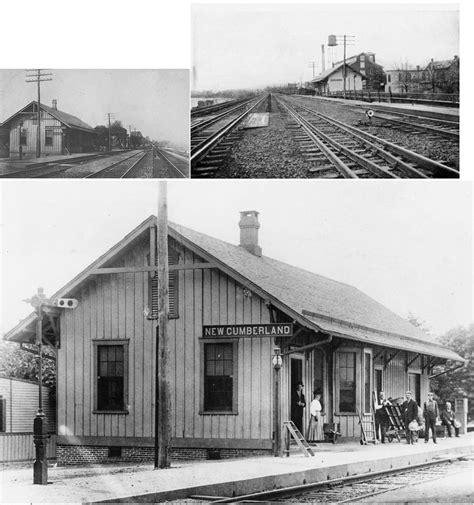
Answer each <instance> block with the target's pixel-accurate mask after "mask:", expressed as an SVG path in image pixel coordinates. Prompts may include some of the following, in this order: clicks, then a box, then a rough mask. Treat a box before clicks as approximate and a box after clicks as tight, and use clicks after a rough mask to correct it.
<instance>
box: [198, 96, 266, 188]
mask: <svg viewBox="0 0 474 505" xmlns="http://www.w3.org/2000/svg"><path fill="white" fill-rule="evenodd" d="M267 97H268V95H263V96H260V97H257V98H252V99H250V100H246V101H245V102H244V103H242V104H239V105H237V106H236V107H232V108H230V109H228V110H226V111H225V112H223V113H221V114H218V115H217V116H215V117H212V118H209V119H207V120H205V121H204V122H201V123H198V124H195V125H192V126H191V174H192V177H195V178H196V177H210V176H213V175H214V174H215V173H216V172H217V170H219V167H220V166H221V165H222V163H223V161H224V158H225V157H226V155H227V153H228V151H229V149H230V148H231V147H232V145H233V144H234V143H235V142H237V141H238V140H239V139H240V137H241V133H242V130H240V129H239V126H240V125H241V124H242V122H243V121H244V120H245V119H246V118H247V116H248V115H249V114H250V113H251V112H252V111H253V110H255V109H256V108H257V107H258V106H259V105H260V104H261V103H262V102H263V101H264V100H266V99H267Z"/></svg>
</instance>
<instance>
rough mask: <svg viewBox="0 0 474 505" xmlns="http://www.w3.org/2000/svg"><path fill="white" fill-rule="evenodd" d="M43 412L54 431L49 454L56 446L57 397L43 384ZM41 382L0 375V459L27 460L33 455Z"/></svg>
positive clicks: (51, 432)
mask: <svg viewBox="0 0 474 505" xmlns="http://www.w3.org/2000/svg"><path fill="white" fill-rule="evenodd" d="M42 389H43V390H42V393H43V412H44V414H45V415H46V418H47V420H48V432H49V433H50V434H51V435H52V437H51V438H50V443H49V445H48V449H47V451H48V452H47V454H48V457H49V458H53V457H55V450H56V445H55V444H56V437H55V434H56V397H55V394H54V393H53V392H52V391H51V389H50V388H48V387H46V386H43V388H42ZM38 393H39V391H38V383H37V382H32V381H29V380H24V379H17V378H14V377H7V376H4V375H1V376H0V462H2V461H26V460H31V459H33V458H34V445H33V420H34V418H35V416H36V413H37V412H38V396H39V395H38Z"/></svg>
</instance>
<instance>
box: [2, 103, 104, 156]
mask: <svg viewBox="0 0 474 505" xmlns="http://www.w3.org/2000/svg"><path fill="white" fill-rule="evenodd" d="M40 111H41V127H40V136H41V155H42V156H49V155H58V154H68V153H83V152H90V151H92V150H93V147H92V146H93V139H94V135H95V133H94V130H93V129H92V128H91V127H90V126H89V125H88V124H86V123H84V121H82V120H81V119H79V118H77V117H76V116H73V115H71V114H67V113H66V112H62V111H60V110H58V108H57V102H56V100H53V105H52V107H48V106H46V105H44V104H40ZM37 114H38V102H36V101H32V102H30V103H29V104H28V105H27V106H26V107H23V109H21V110H19V111H18V112H16V113H15V114H13V116H11V117H9V118H8V119H7V120H6V121H4V122H3V123H2V124H1V125H0V156H1V157H8V156H10V157H17V156H19V153H20V147H21V151H22V153H23V154H24V155H27V156H28V155H35V154H36V143H37V131H38V117H37Z"/></svg>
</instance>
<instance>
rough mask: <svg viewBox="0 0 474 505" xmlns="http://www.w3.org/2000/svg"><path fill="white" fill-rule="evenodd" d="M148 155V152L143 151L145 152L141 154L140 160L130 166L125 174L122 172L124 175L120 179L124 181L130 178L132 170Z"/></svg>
mask: <svg viewBox="0 0 474 505" xmlns="http://www.w3.org/2000/svg"><path fill="white" fill-rule="evenodd" d="M148 154H150V151H145V152H144V153H143V156H142V157H141V158H140V159H138V160H137V161H136V162H135V163H133V164H132V166H131V167H130V168H128V169H127V170H126V171H125V172H124V173H123V174H122V175H121V176H120V179H125V178H128V177H130V173H131V172H132V170H134V169H135V168H136V167H137V165H138V164H139V163H141V162H142V161H143V160H144V159H145V158H146V156H147V155H148ZM127 159H130V158H127Z"/></svg>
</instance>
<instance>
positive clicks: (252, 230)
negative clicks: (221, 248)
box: [239, 210, 262, 256]
mask: <svg viewBox="0 0 474 505" xmlns="http://www.w3.org/2000/svg"><path fill="white" fill-rule="evenodd" d="M239 227H240V244H239V245H240V247H243V248H244V249H247V251H248V252H250V253H252V254H253V255H255V256H261V255H262V248H261V247H260V246H259V245H258V229H259V228H260V223H259V222H258V212H257V211H256V210H246V211H242V212H241V213H240V221H239Z"/></svg>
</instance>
